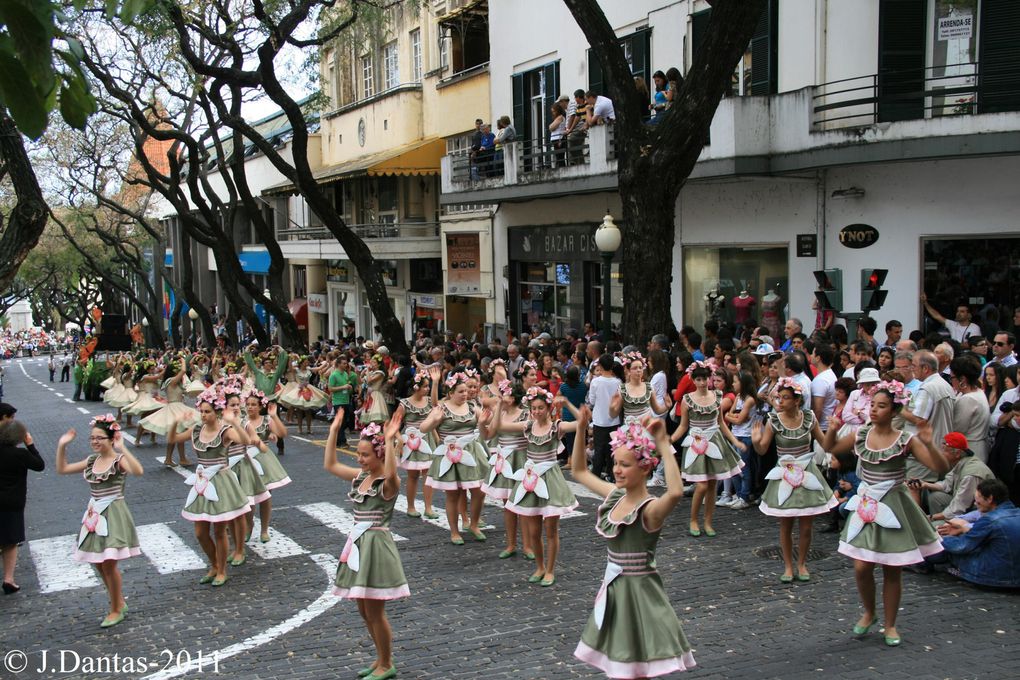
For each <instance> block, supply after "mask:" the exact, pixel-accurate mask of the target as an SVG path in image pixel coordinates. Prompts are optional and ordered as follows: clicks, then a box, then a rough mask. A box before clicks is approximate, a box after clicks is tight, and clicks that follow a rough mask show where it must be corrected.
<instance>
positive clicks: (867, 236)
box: [839, 224, 878, 249]
mask: <svg viewBox="0 0 1020 680" xmlns="http://www.w3.org/2000/svg"><path fill="white" fill-rule="evenodd" d="M876 241H878V229H875V228H874V227H873V226H871V225H870V224H850V225H847V226H845V227H843V228H842V229H840V230H839V242H840V243H842V244H843V245H844V246H846V247H847V248H855V249H858V248H867V247H868V246H870V245H872V244H873V243H875V242H876Z"/></svg>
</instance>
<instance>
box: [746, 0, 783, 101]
mask: <svg viewBox="0 0 1020 680" xmlns="http://www.w3.org/2000/svg"><path fill="white" fill-rule="evenodd" d="M778 4H779V3H777V2H776V0H769V2H768V3H767V4H766V5H765V7H763V8H762V12H761V17H760V18H759V19H758V26H757V27H756V28H755V29H754V35H753V36H752V37H751V87H750V91H749V94H752V95H756V94H775V93H776V92H778V90H779V87H778V86H779V60H778V58H777V57H778V53H779V49H778V47H779V36H778V29H779V7H778Z"/></svg>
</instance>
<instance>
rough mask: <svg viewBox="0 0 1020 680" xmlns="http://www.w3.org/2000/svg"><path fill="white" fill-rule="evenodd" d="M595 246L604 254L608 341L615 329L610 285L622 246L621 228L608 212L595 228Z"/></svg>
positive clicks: (604, 311)
mask: <svg viewBox="0 0 1020 680" xmlns="http://www.w3.org/2000/svg"><path fill="white" fill-rule="evenodd" d="M595 247H597V248H598V249H599V252H600V253H601V254H602V342H608V341H609V339H610V338H611V337H612V330H613V321H612V313H611V311H610V307H611V305H612V297H611V296H610V291H609V286H610V284H611V283H612V280H613V255H614V254H615V253H616V251H617V249H619V247H620V229H619V227H617V226H616V224H615V223H614V222H613V216H612V215H610V214H609V213H608V212H607V213H606V216H605V217H604V218H602V224H601V225H600V226H599V228H598V229H596V230H595Z"/></svg>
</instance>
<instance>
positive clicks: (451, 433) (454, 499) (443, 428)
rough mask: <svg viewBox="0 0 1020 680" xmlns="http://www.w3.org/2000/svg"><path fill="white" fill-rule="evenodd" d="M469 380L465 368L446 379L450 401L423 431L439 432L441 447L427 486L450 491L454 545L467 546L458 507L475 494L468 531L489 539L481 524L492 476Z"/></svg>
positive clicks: (431, 416) (435, 453) (448, 500)
mask: <svg viewBox="0 0 1020 680" xmlns="http://www.w3.org/2000/svg"><path fill="white" fill-rule="evenodd" d="M468 380H470V376H469V375H468V374H467V373H465V372H464V371H463V369H456V370H453V371H450V374H449V375H448V376H447V378H446V387H447V389H448V390H449V391H448V393H447V394H448V396H447V399H446V400H444V401H442V402H440V403H439V405H438V406H436V407H435V408H433V409H432V412H431V413H429V416H428V418H426V419H425V420H424V421H422V423H421V426H420V428H419V429H420V430H421V432H423V433H425V434H428V433H430V432H432V431H435V432H436V439H437V440H438V442H439V443H438V445H437V446H436V447H435V448H434V449H433V450H432V466H431V467H430V468H429V473H428V478H427V479H426V480H425V483H426V484H427V485H429V486H431V487H432V488H433V489H440V490H442V491H445V492H446V518H447V520H448V521H449V523H450V542H451V543H453V544H454V545H464V539H463V538H462V537H461V535H460V528H459V527H460V523H459V521H458V520H459V516H460V513H459V512H458V508H459V507H460V504H461V502H466V501H463V497H464V496H465V495H466V494H467V493H468V491H470V492H471V504H470V516H469V520H468V532H469V533H470V534H471V535H472V536H474V538H475V540H476V541H484V540H486V536H485V534H484V533H482V530H481V529H480V528H479V526H478V524H479V521H480V520H481V517H482V503H483V502H484V501H485V494H484V493H483V492H482V488H481V487H482V482H483V481H484V480H485V479H486V478H487V477H488V475H489V452H488V451H487V450H486V448H485V443H484V442H483V441H482V439H481V434H480V433H479V432H478V415H477V411H476V408H475V406H474V405H473V404H471V403H469V402H468V384H467V383H468Z"/></svg>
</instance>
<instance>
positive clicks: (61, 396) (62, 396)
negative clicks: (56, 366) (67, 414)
mask: <svg viewBox="0 0 1020 680" xmlns="http://www.w3.org/2000/svg"><path fill="white" fill-rule="evenodd" d="M50 389H53V388H52V387H51V388H50ZM54 392H56V390H54ZM57 396H58V397H60V398H61V399H63V398H64V395H62V394H61V393H60V392H57Z"/></svg>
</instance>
